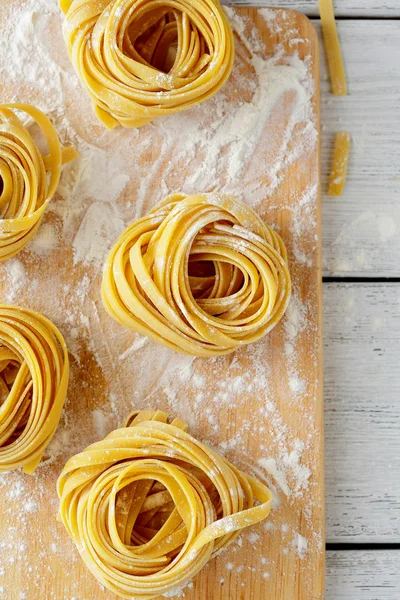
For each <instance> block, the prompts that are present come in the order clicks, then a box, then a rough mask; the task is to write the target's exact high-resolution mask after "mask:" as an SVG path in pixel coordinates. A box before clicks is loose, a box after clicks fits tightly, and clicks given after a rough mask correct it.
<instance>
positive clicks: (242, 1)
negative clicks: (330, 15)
mask: <svg viewBox="0 0 400 600" xmlns="http://www.w3.org/2000/svg"><path fill="white" fill-rule="evenodd" d="M224 4H233V5H237V6H246V5H247V6H265V2H263V0H233V1H229V2H228V1H224ZM333 4H334V7H335V14H336V16H337V17H347V18H352V17H359V18H364V19H367V18H368V17H382V18H390V17H392V18H396V17H399V16H400V3H399V2H397V0H390V1H389V2H385V1H384V0H334V2H333ZM268 6H271V7H275V8H290V9H292V10H298V11H300V12H302V13H304V14H306V15H308V16H309V17H318V16H319V7H318V0H269V2H268Z"/></svg>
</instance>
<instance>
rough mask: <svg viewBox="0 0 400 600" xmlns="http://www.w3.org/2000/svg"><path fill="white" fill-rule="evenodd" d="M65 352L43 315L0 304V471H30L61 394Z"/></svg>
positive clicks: (52, 427) (63, 394) (39, 455)
mask: <svg viewBox="0 0 400 600" xmlns="http://www.w3.org/2000/svg"><path fill="white" fill-rule="evenodd" d="M68 376H69V360H68V351H67V346H66V344H65V341H64V338H63V336H62V335H61V333H60V332H59V331H58V329H57V327H55V325H53V323H52V322H51V321H49V319H47V318H46V317H44V316H43V315H41V314H40V313H37V312H33V311H31V310H28V309H26V308H20V307H18V306H10V305H6V304H0V471H10V470H12V469H17V468H18V467H23V470H24V472H25V473H29V474H32V473H33V472H34V470H35V469H36V467H37V465H38V464H39V462H40V460H41V458H42V455H43V453H44V451H45V449H46V446H47V445H48V444H49V442H50V440H51V439H52V437H53V435H54V433H55V431H56V429H57V426H58V422H59V420H60V416H61V411H62V407H63V405H64V400H65V397H66V394H67V387H68Z"/></svg>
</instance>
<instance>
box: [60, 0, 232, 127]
mask: <svg viewBox="0 0 400 600" xmlns="http://www.w3.org/2000/svg"><path fill="white" fill-rule="evenodd" d="M60 6H61V9H62V10H63V12H64V13H65V21H64V25H63V33H64V38H65V42H66V45H67V49H68V53H69V56H70V59H71V62H72V64H73V66H74V68H75V71H76V73H77V75H78V77H79V79H80V80H81V82H82V84H83V86H84V87H85V89H86V90H87V92H88V93H89V94H90V96H91V99H92V103H93V107H94V110H95V112H96V114H97V116H98V117H99V119H100V120H101V121H102V122H103V123H104V125H106V126H107V127H109V128H113V127H115V126H116V125H118V124H119V125H122V126H123V127H141V126H142V125H146V124H147V123H149V122H150V121H152V120H153V119H155V118H156V117H159V116H165V115H169V114H172V113H175V112H178V111H181V110H185V109H187V108H190V107H191V106H193V105H196V104H198V103H200V102H203V101H205V100H207V99H208V98H210V97H211V96H212V95H213V94H215V93H216V92H217V91H218V90H219V89H220V88H221V87H222V86H223V85H224V83H225V82H226V80H227V79H228V77H229V75H230V73H231V70H232V66H233V59H234V41H233V34H232V30H231V27H230V25H229V21H228V19H227V17H226V14H225V12H224V11H223V9H222V7H221V5H220V4H219V1H218V0H190V1H189V0H61V2H60Z"/></svg>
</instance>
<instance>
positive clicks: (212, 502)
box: [57, 410, 272, 599]
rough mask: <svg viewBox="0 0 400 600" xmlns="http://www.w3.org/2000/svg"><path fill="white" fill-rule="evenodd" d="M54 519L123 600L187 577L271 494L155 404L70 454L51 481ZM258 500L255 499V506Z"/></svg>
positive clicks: (263, 511)
mask: <svg viewBox="0 0 400 600" xmlns="http://www.w3.org/2000/svg"><path fill="white" fill-rule="evenodd" d="M57 487H58V495H59V498H60V511H59V519H60V520H61V521H62V522H63V524H64V525H65V527H66V529H67V531H68V533H69V534H70V536H71V537H72V539H73V540H74V542H75V544H76V545H77V547H78V549H79V552H80V554H81V557H82V559H83V560H84V561H85V563H86V566H87V567H88V568H89V569H90V571H91V572H92V573H93V575H94V576H95V577H97V579H98V580H99V581H100V582H101V583H102V584H103V585H104V586H106V587H107V588H108V589H110V590H111V591H112V592H114V593H116V594H117V595H118V596H120V597H121V598H130V599H131V598H141V599H150V598H155V597H157V596H158V595H159V594H165V593H167V592H168V591H170V590H171V589H173V588H174V587H176V586H180V585H182V584H184V583H185V582H187V581H188V580H189V579H191V578H192V577H193V576H194V575H196V573H198V572H199V571H200V569H201V568H202V567H203V566H204V565H205V563H206V562H207V561H208V560H209V559H210V558H212V557H213V556H215V554H216V553H217V552H218V550H220V549H221V548H224V547H226V546H228V545H229V544H230V543H231V542H232V541H233V540H234V539H235V537H236V536H237V535H238V532H240V530H242V529H244V528H245V527H248V526H249V525H253V524H255V523H258V522H259V521H261V520H262V519H265V518H266V517H267V516H268V514H269V512H270V509H271V503H272V494H271V492H270V490H269V489H268V488H267V487H266V486H265V485H263V484H262V483H260V482H258V481H257V480H255V479H253V478H252V477H249V476H248V475H245V474H244V473H242V472H241V471H239V470H238V469H236V468H235V467H234V466H233V465H231V464H230V463H229V462H227V461H226V460H225V459H224V458H222V457H221V456H219V455H218V454H217V453H216V452H214V451H213V450H211V449H210V448H208V447H207V446H206V445H204V444H202V443H201V442H199V441H197V440H196V439H195V438H193V437H192V436H191V435H189V434H188V433H186V424H185V423H184V422H183V421H181V420H180V419H174V420H173V421H172V423H171V424H168V416H167V415H166V414H165V413H163V412H160V411H151V410H145V411H141V412H134V413H132V415H130V417H128V419H127V420H126V422H125V427H124V428H121V429H117V430H115V431H113V432H112V433H110V434H109V435H108V436H107V437H106V438H105V439H104V440H102V441H100V442H97V443H95V444H92V445H91V446H89V447H88V448H86V450H84V451H83V452H81V453H80V454H77V455H76V456H73V457H72V458H71V459H70V460H69V461H68V462H67V464H66V465H65V467H64V469H63V471H62V473H61V475H60V477H59V479H58V484H57ZM255 500H257V501H259V502H260V503H261V504H258V505H257V506H255V505H254V503H255Z"/></svg>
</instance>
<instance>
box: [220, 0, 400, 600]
mask: <svg viewBox="0 0 400 600" xmlns="http://www.w3.org/2000/svg"><path fill="white" fill-rule="evenodd" d="M229 3H230V4H232V3H233V2H232V0H230V2H229ZM257 3H259V4H265V1H264V0H259V2H257V1H255V0H249V1H248V2H247V1H240V2H236V4H241V5H243V4H249V5H250V4H251V5H254V4H257ZM334 3H335V12H336V15H337V17H339V18H338V29H339V34H340V39H341V45H342V51H343V54H344V61H345V67H346V73H347V78H348V88H349V95H348V96H347V97H344V98H335V97H333V96H332V95H331V93H330V84H329V80H328V74H327V69H326V64H325V62H324V54H323V50H322V52H321V59H322V64H321V73H322V83H321V93H322V128H323V131H322V133H323V144H322V147H323V177H324V179H323V185H324V187H325V189H326V177H327V172H328V170H329V165H330V156H331V151H332V140H333V137H334V133H335V132H336V131H338V130H340V129H344V130H346V131H350V133H351V135H352V151H351V157H350V163H349V175H348V180H347V183H346V189H345V192H344V194H343V196H342V197H341V198H328V197H327V196H324V198H323V242H324V275H325V278H324V302H325V306H324V314H325V322H324V328H325V329H324V336H325V349H324V350H325V357H324V358H325V437H326V498H327V587H326V590H327V591H326V600H399V598H400V475H399V474H400V452H399V450H400V443H399V431H400V429H399V428H400V372H399V368H400V361H399V350H400V20H399V19H400V0H335V2H334ZM268 4H269V5H271V6H284V7H287V8H293V9H296V10H299V11H301V12H303V13H305V14H307V15H308V16H309V17H312V18H313V19H314V23H315V26H316V27H317V29H318V32H319V33H320V24H319V20H318V1H317V0H269V2H268ZM290 600H292V599H290ZM293 600H295V599H293ZM310 600H311V599H310Z"/></svg>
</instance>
